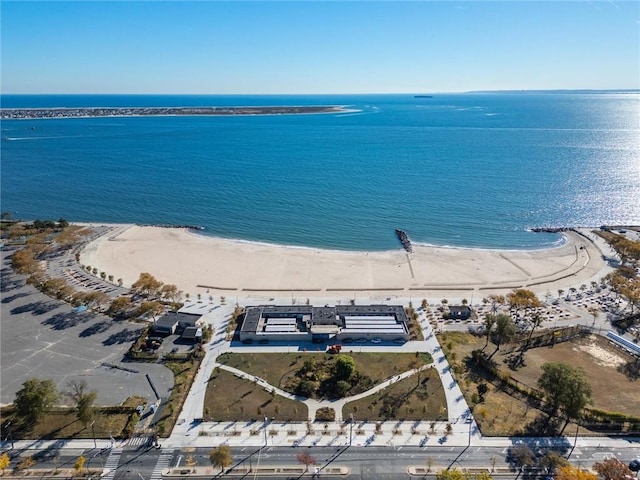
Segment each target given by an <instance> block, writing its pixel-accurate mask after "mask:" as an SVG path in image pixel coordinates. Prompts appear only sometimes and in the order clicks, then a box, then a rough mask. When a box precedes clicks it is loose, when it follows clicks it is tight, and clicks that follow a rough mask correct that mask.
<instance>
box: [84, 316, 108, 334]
mask: <svg viewBox="0 0 640 480" xmlns="http://www.w3.org/2000/svg"><path fill="white" fill-rule="evenodd" d="M110 327H111V322H110V321H107V320H103V321H102V322H98V323H94V324H93V325H91V326H90V327H89V328H85V329H84V330H83V331H82V332H80V335H79V336H80V337H83V338H84V337H90V336H91V335H95V334H96V333H103V332H106V331H107V330H109V328H110Z"/></svg>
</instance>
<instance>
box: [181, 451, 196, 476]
mask: <svg viewBox="0 0 640 480" xmlns="http://www.w3.org/2000/svg"><path fill="white" fill-rule="evenodd" d="M184 463H185V464H186V465H187V467H189V468H193V471H194V472H195V468H194V467H195V466H196V465H197V464H198V459H197V458H196V457H194V456H193V455H191V454H189V455H187V458H185V459H184Z"/></svg>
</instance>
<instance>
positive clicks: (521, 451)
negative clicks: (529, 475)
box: [507, 443, 536, 471]
mask: <svg viewBox="0 0 640 480" xmlns="http://www.w3.org/2000/svg"><path fill="white" fill-rule="evenodd" d="M507 458H508V459H509V460H510V461H511V463H513V465H514V466H515V467H516V468H519V469H520V471H522V470H524V469H525V468H526V467H532V466H533V465H535V463H536V456H535V454H534V453H533V450H531V448H530V447H529V445H526V444H524V443H521V444H519V445H516V446H514V447H510V448H509V452H508V457H507Z"/></svg>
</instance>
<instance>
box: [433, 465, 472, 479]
mask: <svg viewBox="0 0 640 480" xmlns="http://www.w3.org/2000/svg"><path fill="white" fill-rule="evenodd" d="M436 479H437V480H467V476H466V475H465V474H463V473H462V472H461V471H460V470H458V469H457V468H455V467H454V468H452V469H451V470H442V471H441V472H440V473H438V474H437V475H436Z"/></svg>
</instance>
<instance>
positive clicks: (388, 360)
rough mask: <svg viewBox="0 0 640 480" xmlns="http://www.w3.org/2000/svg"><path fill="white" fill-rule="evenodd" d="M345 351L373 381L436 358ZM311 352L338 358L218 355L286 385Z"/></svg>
mask: <svg viewBox="0 0 640 480" xmlns="http://www.w3.org/2000/svg"><path fill="white" fill-rule="evenodd" d="M342 353H343V354H347V355H349V356H351V357H352V358H353V359H354V361H355V364H356V371H357V372H360V373H362V374H363V375H366V376H368V377H370V378H371V379H372V380H373V381H374V383H379V382H380V381H382V380H385V379H386V378H388V377H390V376H392V375H397V374H399V373H402V372H406V371H407V370H411V369H413V368H415V367H416V366H421V365H425V364H429V363H431V362H433V359H432V358H431V356H430V355H429V354H424V353H420V354H419V355H418V356H416V354H415V353H385V352H380V353H377V352H375V353H374V352H366V353H365V352H361V353H352V352H349V350H348V348H345V349H343V351H342ZM310 356H316V358H317V359H319V360H322V359H325V358H335V355H331V354H328V353H300V352H295V353H247V354H243V353H225V354H222V355H220V357H218V362H220V363H222V364H224V365H229V366H231V367H235V368H238V369H240V370H242V371H244V372H247V373H249V374H252V375H257V376H259V377H262V378H264V379H265V380H266V381H267V382H268V383H270V384H271V385H275V386H277V387H278V388H283V387H284V386H285V385H286V380H287V378H288V377H289V376H291V375H293V374H295V372H296V371H298V370H299V369H300V368H302V365H303V364H304V361H305V360H306V359H308V358H309V357H310ZM283 389H284V388H283Z"/></svg>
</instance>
